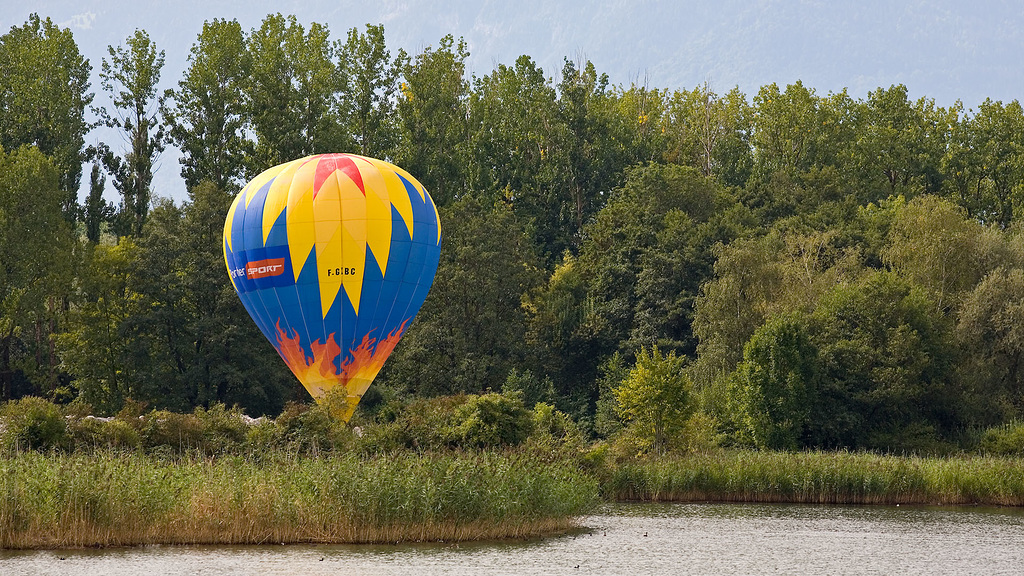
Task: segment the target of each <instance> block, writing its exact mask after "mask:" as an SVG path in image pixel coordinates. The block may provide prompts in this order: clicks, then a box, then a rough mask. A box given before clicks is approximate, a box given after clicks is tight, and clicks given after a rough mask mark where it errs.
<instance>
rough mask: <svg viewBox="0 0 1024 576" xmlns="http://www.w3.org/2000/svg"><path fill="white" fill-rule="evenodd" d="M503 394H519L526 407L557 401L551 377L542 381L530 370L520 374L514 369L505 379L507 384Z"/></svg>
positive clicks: (503, 386) (503, 388)
mask: <svg viewBox="0 0 1024 576" xmlns="http://www.w3.org/2000/svg"><path fill="white" fill-rule="evenodd" d="M501 393H502V394H518V395H519V397H521V398H522V399H523V405H524V406H533V405H535V404H538V403H547V404H550V403H552V402H554V401H555V383H554V382H552V381H551V378H550V377H546V378H544V379H543V380H541V379H540V378H538V377H537V376H535V375H534V374H533V372H531V371H530V370H525V371H523V372H519V371H518V370H516V369H515V368H513V369H512V370H511V371H510V372H509V373H508V377H507V378H505V383H504V384H502V385H501Z"/></svg>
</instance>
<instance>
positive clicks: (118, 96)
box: [99, 30, 165, 236]
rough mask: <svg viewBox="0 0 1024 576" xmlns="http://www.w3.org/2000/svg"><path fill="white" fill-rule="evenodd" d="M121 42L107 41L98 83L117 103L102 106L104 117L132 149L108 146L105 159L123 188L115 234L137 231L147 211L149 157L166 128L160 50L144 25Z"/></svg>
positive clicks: (153, 158)
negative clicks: (161, 114) (161, 113)
mask: <svg viewBox="0 0 1024 576" xmlns="http://www.w3.org/2000/svg"><path fill="white" fill-rule="evenodd" d="M125 45H126V46H124V47H122V46H118V47H117V48H114V47H113V46H108V47H107V53H108V55H109V56H110V60H107V59H106V58H104V59H103V64H102V67H101V69H100V84H101V85H102V86H103V89H104V90H106V91H107V92H108V93H110V95H111V97H112V99H113V103H114V109H115V114H116V115H115V116H111V115H110V114H109V113H108V112H107V111H106V110H105V109H100V110H99V112H100V117H101V118H102V120H103V123H104V124H106V125H107V126H109V127H111V128H116V129H118V130H120V131H121V132H122V133H123V136H124V138H125V140H126V141H127V142H129V143H130V149H129V150H127V151H126V152H125V154H124V156H122V157H118V156H115V155H114V154H113V153H112V152H110V151H109V150H105V151H104V153H103V163H104V165H105V166H106V168H107V170H108V171H110V173H111V174H113V175H114V187H115V188H117V189H118V191H119V192H120V193H121V206H120V210H119V212H118V215H117V226H116V230H117V234H118V236H138V235H139V234H141V233H142V226H143V224H144V223H145V222H146V216H147V215H148V214H149V202H150V196H151V194H152V190H151V186H152V184H153V163H154V162H155V161H156V158H157V156H159V154H160V152H162V151H163V149H164V144H165V139H164V128H163V125H161V124H160V122H159V120H158V118H157V105H156V104H157V101H156V96H157V94H156V91H157V84H158V83H159V82H160V70H161V69H162V68H163V66H164V52H163V51H162V50H161V51H159V52H157V50H156V44H155V43H154V42H153V41H151V40H150V39H149V35H148V34H146V32H144V31H142V30H136V31H135V34H133V35H132V36H129V37H128V39H127V40H126V41H125Z"/></svg>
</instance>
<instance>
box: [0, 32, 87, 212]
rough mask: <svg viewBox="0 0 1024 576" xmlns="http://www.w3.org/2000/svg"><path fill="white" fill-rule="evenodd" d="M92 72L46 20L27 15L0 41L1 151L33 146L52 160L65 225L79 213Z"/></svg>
mask: <svg viewBox="0 0 1024 576" xmlns="http://www.w3.org/2000/svg"><path fill="white" fill-rule="evenodd" d="M91 72H92V66H90V65H89V61H88V60H87V59H86V58H84V57H83V56H82V55H81V53H80V52H79V51H78V45H77V44H76V43H75V39H74V37H73V36H72V34H71V30H70V29H68V28H61V27H60V26H58V25H56V24H54V23H53V21H52V20H50V19H49V18H46V19H40V18H39V15H38V14H32V15H30V16H29V19H28V21H27V22H25V23H24V24H23V25H21V26H12V27H11V29H10V30H9V31H8V32H7V33H6V34H4V35H3V36H0V102H2V103H3V104H2V105H0V147H3V148H6V149H7V150H8V151H13V150H15V149H17V148H19V147H20V146H35V147H37V148H38V149H39V150H40V151H41V152H42V153H43V154H45V155H47V156H49V157H50V158H51V160H52V162H53V165H54V166H55V167H56V169H57V173H58V177H57V185H56V186H55V187H54V189H53V190H52V191H51V193H52V194H57V196H58V200H57V202H58V205H59V206H60V208H61V212H62V213H63V214H64V218H65V219H66V220H67V221H68V222H74V221H75V219H76V215H77V211H78V187H79V183H80V181H81V178H82V162H83V160H85V153H84V150H83V148H84V145H85V135H86V133H87V132H89V130H90V128H91V126H90V125H89V123H88V122H87V121H86V120H85V110H86V108H87V107H88V106H89V104H90V103H91V102H92V99H93V95H92V94H91V93H89V74H90V73H91ZM58 190H60V192H59V193H58V192H57V191H58Z"/></svg>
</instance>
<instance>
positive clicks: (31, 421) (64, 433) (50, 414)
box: [0, 396, 70, 451]
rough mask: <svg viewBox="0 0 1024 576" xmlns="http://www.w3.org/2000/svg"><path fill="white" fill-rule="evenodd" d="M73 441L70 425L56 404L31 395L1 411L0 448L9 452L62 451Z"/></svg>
mask: <svg viewBox="0 0 1024 576" xmlns="http://www.w3.org/2000/svg"><path fill="white" fill-rule="evenodd" d="M69 440H70V436H69V434H68V426H67V422H65V419H64V415H63V414H62V413H61V411H60V408H58V407H57V406H56V405H55V404H52V403H50V402H48V401H46V400H44V399H42V398H37V397H34V396H27V397H25V398H22V399H20V400H16V401H14V402H8V403H6V404H4V405H3V407H2V408H0V447H3V448H4V449H5V450H42V451H46V450H53V449H61V448H67V447H68V443H69Z"/></svg>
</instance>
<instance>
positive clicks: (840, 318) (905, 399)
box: [808, 272, 959, 449]
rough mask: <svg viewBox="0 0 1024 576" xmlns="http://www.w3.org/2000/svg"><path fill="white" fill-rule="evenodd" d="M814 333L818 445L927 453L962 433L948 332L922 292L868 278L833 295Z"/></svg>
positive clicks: (818, 314)
mask: <svg viewBox="0 0 1024 576" xmlns="http://www.w3.org/2000/svg"><path fill="white" fill-rule="evenodd" d="M808 331H809V334H810V340H811V343H812V344H813V345H814V346H815V347H816V348H817V350H818V358H819V359H820V366H821V380H820V382H821V387H820V392H819V394H818V396H817V398H818V402H817V404H816V405H815V407H814V409H813V410H812V414H813V418H812V422H811V430H812V432H811V443H812V445H816V446H824V447H848V448H876V449H887V448H888V449H893V448H895V447H898V446H902V447H904V448H906V449H915V448H925V447H926V445H927V444H929V443H930V442H931V441H932V440H934V439H935V438H936V437H940V436H942V435H943V434H947V433H949V432H950V431H951V430H952V429H953V428H955V427H956V409H957V406H958V403H959V399H958V398H957V395H956V394H955V390H954V388H953V386H952V370H951V367H952V365H953V359H954V356H955V352H954V350H953V349H952V346H951V338H950V336H951V334H950V326H949V323H948V321H947V320H946V319H945V318H943V317H942V316H941V315H940V314H938V313H937V312H936V309H935V304H934V303H933V302H932V301H931V300H930V299H929V298H928V297H927V295H926V294H925V293H924V291H923V290H922V289H921V288H919V287H917V286H915V285H913V284H911V283H909V282H907V281H906V280H904V279H902V278H900V277H899V276H897V275H895V274H893V273H891V272H877V273H872V274H868V275H867V276H865V277H864V278H863V279H862V280H861V281H859V282H858V283H856V284H854V285H850V286H845V287H838V288H836V289H835V290H833V291H832V292H831V293H830V294H828V295H827V296H826V297H825V298H824V299H823V300H822V302H821V303H820V305H819V306H818V307H817V309H816V310H815V311H814V313H813V315H812V316H811V317H810V319H809V327H808ZM922 443H923V444H922Z"/></svg>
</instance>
